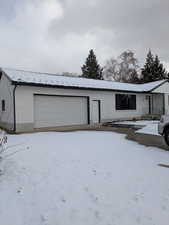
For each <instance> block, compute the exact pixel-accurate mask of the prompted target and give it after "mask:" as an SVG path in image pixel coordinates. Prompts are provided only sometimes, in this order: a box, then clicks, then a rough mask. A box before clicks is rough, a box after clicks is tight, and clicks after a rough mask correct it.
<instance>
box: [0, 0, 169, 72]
mask: <svg viewBox="0 0 169 225" xmlns="http://www.w3.org/2000/svg"><path fill="white" fill-rule="evenodd" d="M168 21H169V0H85V1H84V0H4V1H1V3H0V53H1V54H0V66H6V67H14V68H22V69H29V70H35V71H42V72H53V73H60V72H64V71H68V72H76V73H80V72H81V66H82V64H83V62H84V61H85V58H86V57H87V55H88V52H89V50H90V49H94V50H95V53H96V55H97V57H98V61H99V63H100V64H101V65H102V66H104V64H105V61H106V60H107V59H109V58H110V57H116V56H118V55H119V54H120V53H121V52H122V51H124V50H128V49H130V50H133V51H134V52H135V53H136V57H137V58H138V59H139V61H140V65H142V63H143V62H144V59H145V57H146V54H147V51H148V50H149V48H151V50H152V52H153V53H154V54H158V55H159V57H160V59H161V61H162V62H163V63H164V64H165V65H166V67H167V68H168V69H169V25H168Z"/></svg>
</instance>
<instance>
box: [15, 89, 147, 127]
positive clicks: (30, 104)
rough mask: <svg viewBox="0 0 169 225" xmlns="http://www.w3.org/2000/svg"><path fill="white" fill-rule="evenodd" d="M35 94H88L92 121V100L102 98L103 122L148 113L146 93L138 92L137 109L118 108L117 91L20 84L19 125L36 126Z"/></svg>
mask: <svg viewBox="0 0 169 225" xmlns="http://www.w3.org/2000/svg"><path fill="white" fill-rule="evenodd" d="M34 94H47V95H70V96H76V95H77V96H88V97H89V98H90V123H91V124H92V123H93V118H92V110H91V109H92V100H101V122H106V121H110V120H113V119H120V118H132V117H139V116H142V115H144V114H147V113H148V108H149V107H148V100H146V97H145V96H146V95H145V94H140V93H138V94H136V98H137V108H136V110H122V111H121V110H116V109H115V92H112V91H97V90H96V91H94V90H80V89H60V88H44V87H28V86H20V87H19V86H18V87H17V89H16V121H17V124H18V127H19V126H20V125H23V124H26V126H30V127H31V126H32V127H33V126H34Z"/></svg>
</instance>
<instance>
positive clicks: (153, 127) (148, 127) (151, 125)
mask: <svg viewBox="0 0 169 225" xmlns="http://www.w3.org/2000/svg"><path fill="white" fill-rule="evenodd" d="M158 123H159V121H158V120H138V121H122V122H116V123H115V124H124V125H138V126H139V125H140V126H145V127H143V128H141V129H139V130H138V131H136V133H143V134H152V135H159V134H158Z"/></svg>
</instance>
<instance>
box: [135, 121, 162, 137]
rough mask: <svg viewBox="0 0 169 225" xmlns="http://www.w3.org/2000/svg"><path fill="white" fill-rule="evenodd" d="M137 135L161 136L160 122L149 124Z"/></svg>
mask: <svg viewBox="0 0 169 225" xmlns="http://www.w3.org/2000/svg"><path fill="white" fill-rule="evenodd" d="M136 133H142V134H152V135H157V136H160V134H159V133H158V122H154V123H151V124H147V125H146V126H145V127H143V128H142V129H140V130H138V131H136Z"/></svg>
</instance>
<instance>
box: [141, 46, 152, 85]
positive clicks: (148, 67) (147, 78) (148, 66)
mask: <svg viewBox="0 0 169 225" xmlns="http://www.w3.org/2000/svg"><path fill="white" fill-rule="evenodd" d="M153 67H154V57H153V55H152V53H151V50H149V52H148V54H147V58H146V63H145V65H144V68H143V69H142V82H143V83H147V82H151V81H153V74H154V70H153Z"/></svg>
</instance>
